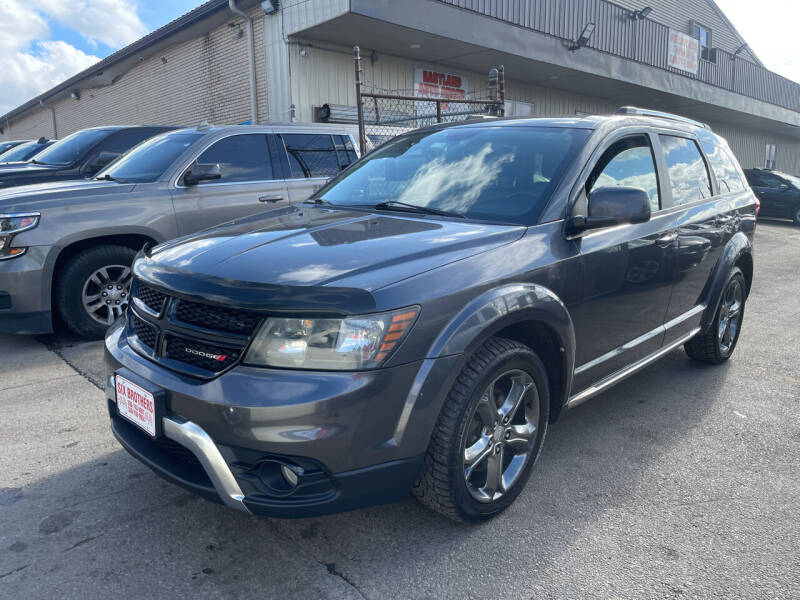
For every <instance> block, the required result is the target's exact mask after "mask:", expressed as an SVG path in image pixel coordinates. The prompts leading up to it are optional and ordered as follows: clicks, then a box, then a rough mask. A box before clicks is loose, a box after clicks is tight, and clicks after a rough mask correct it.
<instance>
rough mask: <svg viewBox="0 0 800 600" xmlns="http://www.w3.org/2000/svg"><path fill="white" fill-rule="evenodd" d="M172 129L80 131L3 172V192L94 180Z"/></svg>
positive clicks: (2, 170)
mask: <svg viewBox="0 0 800 600" xmlns="http://www.w3.org/2000/svg"><path fill="white" fill-rule="evenodd" d="M170 129H174V128H173V127H161V126H141V127H140V126H135V127H119V126H117V127H94V128H91V129H84V130H82V131H78V132H76V133H73V134H72V135H68V136H67V137H65V138H64V139H63V140H59V141H58V142H56V143H55V144H53V145H52V146H50V147H49V148H46V149H45V150H43V151H42V152H40V153H39V154H38V155H37V156H36V157H35V158H33V159H32V160H31V161H29V162H26V163H23V164H21V165H17V166H14V167H13V168H5V169H0V189H2V188H8V187H13V186H18V185H30V184H32V183H42V182H48V181H66V180H70V179H84V178H87V177H91V176H92V175H94V174H96V173H97V172H98V171H100V170H101V169H102V168H104V167H106V166H107V165H109V164H110V163H111V162H112V161H114V160H115V159H117V158H118V157H119V156H121V155H122V154H123V153H124V152H127V151H128V150H130V149H131V148H133V147H134V146H135V145H136V144H138V143H139V142H141V141H143V140H146V139H147V138H149V137H153V136H154V135H156V134H158V133H162V132H164V131H169V130H170ZM0 158H2V157H1V156H0Z"/></svg>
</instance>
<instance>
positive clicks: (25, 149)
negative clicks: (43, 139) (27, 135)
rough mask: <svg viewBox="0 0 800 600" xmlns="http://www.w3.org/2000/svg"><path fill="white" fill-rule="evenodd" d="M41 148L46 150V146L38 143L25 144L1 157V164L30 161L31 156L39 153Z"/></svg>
mask: <svg viewBox="0 0 800 600" xmlns="http://www.w3.org/2000/svg"><path fill="white" fill-rule="evenodd" d="M41 148H44V146H43V145H42V144H40V143H38V142H25V143H24V144H20V145H19V146H17V147H16V148H12V149H11V150H9V151H8V152H4V153H3V155H2V156H0V162H16V161H18V160H28V159H29V158H30V157H31V156H33V155H35V154H36V153H37V152H39V151H40V150H41Z"/></svg>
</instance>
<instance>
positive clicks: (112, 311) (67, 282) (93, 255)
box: [55, 245, 136, 339]
mask: <svg viewBox="0 0 800 600" xmlns="http://www.w3.org/2000/svg"><path fill="white" fill-rule="evenodd" d="M135 256H136V250H133V249H131V248H126V247H125V246H116V245H107V246H95V247H94V248H87V249H86V250H83V251H81V252H79V253H78V254H76V255H75V256H74V257H72V259H70V261H69V264H67V267H66V268H65V269H64V272H63V273H62V274H61V276H60V277H59V279H58V281H57V283H56V289H55V306H56V310H57V311H58V315H59V316H60V317H61V320H62V321H64V323H65V324H66V326H67V327H69V328H70V329H71V330H72V331H73V332H75V333H77V334H78V335H80V336H83V337H85V338H89V339H102V338H103V336H104V335H105V333H106V331H107V330H108V328H109V327H110V326H111V324H112V323H113V322H114V321H115V320H116V319H117V318H119V317H120V316H121V315H122V314H123V313H124V312H125V309H126V308H127V306H128V301H129V300H130V288H131V265H132V264H133V259H134V257H135Z"/></svg>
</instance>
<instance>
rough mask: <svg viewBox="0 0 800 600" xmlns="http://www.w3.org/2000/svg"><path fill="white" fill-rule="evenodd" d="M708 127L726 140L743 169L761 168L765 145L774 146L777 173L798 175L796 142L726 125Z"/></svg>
mask: <svg viewBox="0 0 800 600" xmlns="http://www.w3.org/2000/svg"><path fill="white" fill-rule="evenodd" d="M709 125H710V126H711V128H712V129H713V130H714V132H715V133H717V134H719V135H721V136H722V137H724V138H725V139H726V140H728V144H729V145H730V147H731V150H733V153H734V154H735V155H736V158H737V159H739V162H740V163H741V165H742V167H743V168H745V169H749V168H752V167H759V168H761V167H763V166H764V158H765V156H766V149H767V144H775V146H776V147H777V149H776V152H775V168H776V169H777V170H778V171H786V172H788V173H799V174H800V144H798V143H797V140H794V139H792V138H787V137H783V136H780V135H773V134H768V133H765V132H763V131H758V130H756V129H745V128H742V127H736V126H734V125H729V124H726V123H709Z"/></svg>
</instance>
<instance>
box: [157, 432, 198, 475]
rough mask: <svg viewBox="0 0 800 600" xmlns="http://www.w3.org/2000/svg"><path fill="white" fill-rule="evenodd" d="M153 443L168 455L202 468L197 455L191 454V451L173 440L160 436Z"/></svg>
mask: <svg viewBox="0 0 800 600" xmlns="http://www.w3.org/2000/svg"><path fill="white" fill-rule="evenodd" d="M155 444H156V445H157V446H158V447H159V448H160V449H161V450H163V451H164V452H167V453H168V454H169V455H170V456H173V457H175V458H177V459H178V460H180V461H182V462H185V463H186V464H188V465H191V466H193V467H200V468H201V469H202V468H203V465H202V464H201V463H200V461H199V460H198V459H197V457H196V456H195V455H194V454H192V452H191V451H190V450H189V449H188V448H186V447H185V446H182V445H181V444H179V443H178V442H176V441H175V440H171V439H169V438H166V437H160V438H157V439H156V440H155Z"/></svg>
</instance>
